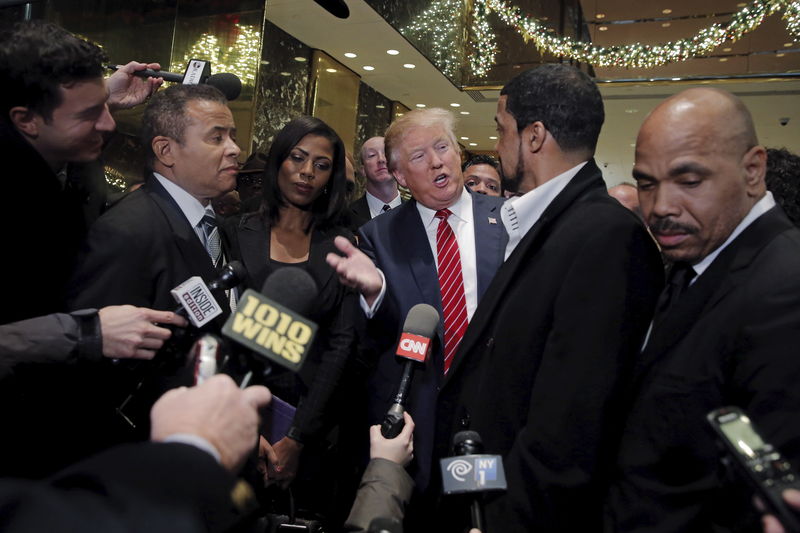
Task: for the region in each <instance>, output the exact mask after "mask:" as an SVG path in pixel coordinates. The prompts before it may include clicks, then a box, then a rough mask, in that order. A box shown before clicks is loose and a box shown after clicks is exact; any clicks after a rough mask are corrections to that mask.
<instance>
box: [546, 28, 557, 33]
mask: <svg viewBox="0 0 800 533" xmlns="http://www.w3.org/2000/svg"><path fill="white" fill-rule="evenodd" d="M547 31H549V32H550V33H553V32H554V31H556V30H554V29H553V28H547Z"/></svg>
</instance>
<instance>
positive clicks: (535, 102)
mask: <svg viewBox="0 0 800 533" xmlns="http://www.w3.org/2000/svg"><path fill="white" fill-rule="evenodd" d="M500 94H501V96H505V97H506V111H508V113H510V114H511V115H512V116H513V117H514V119H515V120H516V122H517V128H518V130H519V131H522V130H523V129H525V127H526V126H528V125H529V124H533V123H534V122H537V121H539V122H541V123H542V124H544V127H545V128H547V131H549V132H550V134H551V135H552V136H553V137H554V138H555V140H556V142H557V143H558V145H559V147H560V148H561V150H563V151H565V152H573V151H588V152H589V153H590V154H591V155H593V154H594V151H595V148H596V147H597V138H598V137H599V136H600V129H601V128H602V126H603V121H604V120H605V112H604V110H603V98H602V97H601V96H600V91H599V90H598V89H597V85H596V84H595V83H594V81H592V79H591V78H590V77H589V76H587V75H586V74H585V73H583V72H581V71H580V70H578V69H576V68H574V67H571V66H568V65H560V64H549V65H542V66H541V67H538V68H534V69H530V70H527V71H525V72H523V73H521V74H519V75H518V76H516V77H515V78H514V79H512V80H511V81H510V82H508V83H507V84H506V86H505V87H503V89H502V90H501V91H500Z"/></svg>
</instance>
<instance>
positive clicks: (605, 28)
mask: <svg viewBox="0 0 800 533" xmlns="http://www.w3.org/2000/svg"><path fill="white" fill-rule="evenodd" d="M597 29H598V30H600V31H607V30H608V26H600V27H599V28H597Z"/></svg>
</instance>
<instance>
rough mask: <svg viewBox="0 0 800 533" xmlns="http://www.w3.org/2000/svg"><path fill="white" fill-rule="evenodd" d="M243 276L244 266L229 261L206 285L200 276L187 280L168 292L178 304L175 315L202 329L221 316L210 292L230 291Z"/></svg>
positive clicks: (237, 262)
mask: <svg viewBox="0 0 800 533" xmlns="http://www.w3.org/2000/svg"><path fill="white" fill-rule="evenodd" d="M244 276H245V269H244V266H243V265H242V264H241V263H240V262H239V261H231V262H230V263H228V264H227V265H225V267H224V268H223V269H222V270H221V271H220V273H219V274H218V276H217V277H216V278H215V279H213V280H212V281H211V283H209V284H208V285H206V284H205V282H203V279H202V278H201V277H200V276H193V277H191V278H189V279H187V280H186V281H184V282H183V283H181V284H180V285H178V286H177V287H175V288H174V289H172V290H171V291H170V293H171V294H172V297H173V298H175V301H177V302H178V303H179V304H180V305H179V306H178V307H177V308H176V309H175V314H177V315H180V316H182V317H184V318H186V319H188V320H189V321H190V322H191V323H192V325H193V326H194V327H196V328H198V329H199V328H202V327H203V326H205V325H206V324H208V323H209V322H211V321H212V320H213V319H214V318H216V317H217V316H219V315H220V314H222V307H221V306H220V305H219V303H217V300H216V299H215V298H214V295H213V294H212V293H211V291H216V290H230V289H232V288H234V287H236V286H237V285H239V283H241V282H242V280H243V279H244Z"/></svg>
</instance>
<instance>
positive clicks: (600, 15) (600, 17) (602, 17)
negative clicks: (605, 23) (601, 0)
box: [594, 13, 606, 20]
mask: <svg viewBox="0 0 800 533" xmlns="http://www.w3.org/2000/svg"><path fill="white" fill-rule="evenodd" d="M594 18H596V19H598V20H599V19H604V18H606V14H605V13H598V14H597V15H595V16H594Z"/></svg>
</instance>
